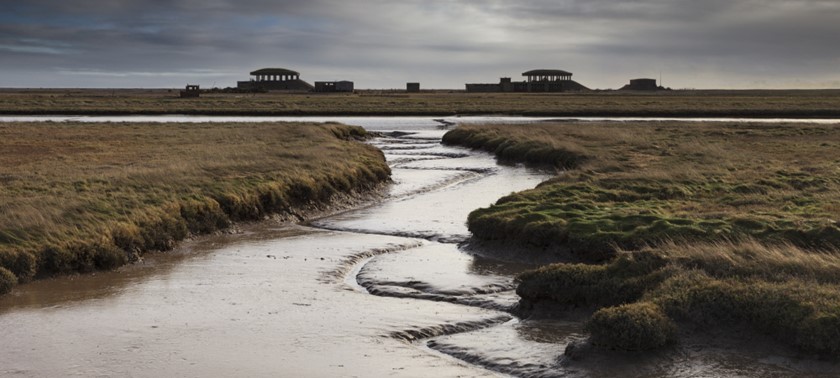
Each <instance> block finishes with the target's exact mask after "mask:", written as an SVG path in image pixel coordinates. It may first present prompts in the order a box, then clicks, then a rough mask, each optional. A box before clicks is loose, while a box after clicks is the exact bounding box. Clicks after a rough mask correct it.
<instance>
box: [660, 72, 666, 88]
mask: <svg viewBox="0 0 840 378" xmlns="http://www.w3.org/2000/svg"><path fill="white" fill-rule="evenodd" d="M659 86H660V87H662V88H665V86H664V85H662V70H659Z"/></svg>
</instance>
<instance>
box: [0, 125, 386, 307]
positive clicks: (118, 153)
mask: <svg viewBox="0 0 840 378" xmlns="http://www.w3.org/2000/svg"><path fill="white" fill-rule="evenodd" d="M364 137H366V133H365V131H364V129H362V128H359V127H352V126H344V125H338V124H304V123H274V124H263V123H260V124H141V123H113V124H88V123H4V124H0V182H2V186H0V213H2V214H3V216H2V217H0V293H2V292H4V291H7V290H8V289H9V288H10V287H11V286H12V285H13V284H15V283H16V282H26V281H28V280H31V279H33V278H35V277H38V276H49V275H55V274H65V273H72V272H88V271H93V270H98V269H111V268H114V267H117V266H120V265H122V264H125V263H126V262H127V261H128V260H129V259H130V258H131V257H132V256H136V255H138V254H141V253H143V252H144V251H150V250H166V249H169V248H171V247H172V246H173V243H174V242H176V241H178V240H181V239H184V238H185V237H187V236H188V235H190V234H200V233H207V232H212V231H214V230H218V229H222V228H225V227H227V226H229V225H230V223H231V222H233V221H242V220H258V219H262V218H263V217H265V216H267V215H269V214H280V215H281V216H285V217H290V218H294V217H296V216H297V215H298V214H305V213H306V212H307V211H311V210H315V209H317V208H324V207H325V206H327V205H328V204H329V202H330V201H331V200H332V199H334V198H335V196H338V195H343V194H346V193H350V192H353V191H364V190H367V189H371V188H373V187H375V186H376V185H378V184H379V183H381V182H383V181H384V180H387V179H388V177H389V175H390V170H389V168H388V166H387V164H386V163H385V161H384V158H383V156H382V154H381V153H380V152H379V151H378V150H376V149H375V148H373V147H371V146H368V145H365V144H363V143H359V142H358V141H357V140H358V139H362V138H364Z"/></svg>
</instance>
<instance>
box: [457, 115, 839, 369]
mask: <svg viewBox="0 0 840 378" xmlns="http://www.w3.org/2000/svg"><path fill="white" fill-rule="evenodd" d="M444 139H445V141H446V142H447V143H452V144H462V145H467V146H472V147H477V148H484V149H486V150H489V151H492V152H495V153H496V154H497V155H498V156H503V154H500V148H504V147H500V146H505V145H507V146H510V145H519V146H531V147H532V148H529V149H528V150H530V151H545V150H551V149H560V150H562V151H564V153H566V152H568V151H574V152H575V155H574V156H575V158H574V159H571V160H568V159H567V160H561V161H557V160H555V158H554V155H552V154H546V153H544V152H543V153H541V155H542V156H547V157H548V158H546V159H544V160H542V161H537V163H538V164H537V165H546V164H548V165H550V166H554V167H557V168H558V169H566V171H565V172H564V173H563V174H562V175H559V176H558V177H556V178H554V179H552V180H549V181H547V182H545V183H542V184H541V185H539V186H538V187H537V188H536V189H533V190H527V191H524V192H521V193H516V194H512V195H510V196H507V197H504V198H502V199H500V200H499V201H498V202H497V203H496V204H495V205H493V206H491V207H489V208H486V209H479V210H476V211H474V212H473V213H472V214H470V217H469V227H470V230H471V231H473V233H474V235H475V236H476V237H478V238H483V239H491V240H492V239H499V238H508V239H513V240H516V241H518V242H519V243H522V244H526V245H531V246H533V247H534V248H560V249H562V250H564V251H566V252H570V253H572V254H573V255H574V256H576V257H577V258H578V259H579V260H581V261H585V262H589V263H578V264H554V265H548V266H544V267H542V268H539V269H537V270H534V271H531V272H526V273H524V274H522V275H521V276H520V277H519V286H518V288H517V293H518V294H519V295H520V296H521V297H522V298H523V305H524V306H525V307H528V306H529V305H533V304H537V303H540V302H544V301H545V302H553V303H560V304H563V305H566V306H572V307H574V306H587V307H594V308H595V309H596V312H595V313H594V315H593V317H592V318H591V319H590V321H589V323H588V325H587V329H588V331H589V332H590V333H591V335H592V341H593V343H594V344H596V345H599V346H602V347H606V348H610V349H622V350H644V349H653V348H658V347H662V346H666V345H668V344H670V343H671V342H672V341H673V340H674V339H673V338H674V337H675V334H676V333H675V328H673V327H674V324H685V323H693V324H700V325H702V326H705V327H719V328H727V327H730V328H745V329H750V330H752V331H754V332H759V333H763V334H767V335H770V336H772V337H774V338H776V339H777V340H779V341H780V342H782V343H786V344H789V345H792V346H795V347H797V348H799V349H801V350H804V351H808V352H815V353H819V354H824V355H827V356H832V357H835V358H836V357H838V356H840V294H838V293H840V290H839V289H840V251H839V250H838V248H840V229H838V226H837V219H838V209H840V169H838V166H840V165H838V163H840V149H838V147H840V142H838V141H840V129H838V128H837V127H836V125H825V126H820V125H806V124H737V123H733V124H727V123H705V124H704V123H675V122H652V123H580V122H573V123H557V124H537V125H523V126H515V127H513V126H508V125H505V126H461V127H459V129H457V130H456V131H453V132H450V133H449V134H447V136H446V137H445V138H444ZM491 140H492V141H493V142H487V141H491ZM498 140H502V142H497V141H498ZM534 146H537V147H536V148H534ZM526 154H527V153H526ZM520 156H524V155H521V154H520ZM518 160H519V161H522V162H529V160H528V159H524V158H521V157H520V158H519V159H518ZM592 262H601V264H591V263H592Z"/></svg>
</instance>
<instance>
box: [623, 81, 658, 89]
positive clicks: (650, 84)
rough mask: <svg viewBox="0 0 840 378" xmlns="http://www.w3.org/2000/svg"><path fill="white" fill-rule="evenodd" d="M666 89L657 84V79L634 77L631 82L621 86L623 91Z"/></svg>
mask: <svg viewBox="0 0 840 378" xmlns="http://www.w3.org/2000/svg"><path fill="white" fill-rule="evenodd" d="M659 89H664V88H661V87H659V86H658V85H656V79H633V80H630V84H627V85H625V86H623V87H621V90H622V91H655V90H659Z"/></svg>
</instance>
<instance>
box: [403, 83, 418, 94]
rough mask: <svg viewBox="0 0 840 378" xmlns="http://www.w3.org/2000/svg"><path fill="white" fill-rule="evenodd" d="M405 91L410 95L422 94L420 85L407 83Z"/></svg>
mask: <svg viewBox="0 0 840 378" xmlns="http://www.w3.org/2000/svg"><path fill="white" fill-rule="evenodd" d="M405 91H406V92H409V93H417V92H420V83H405Z"/></svg>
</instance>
